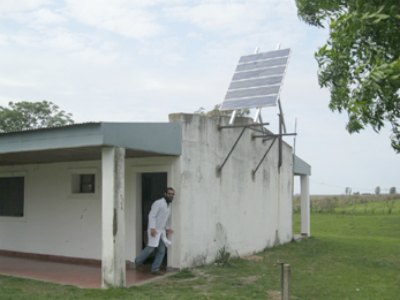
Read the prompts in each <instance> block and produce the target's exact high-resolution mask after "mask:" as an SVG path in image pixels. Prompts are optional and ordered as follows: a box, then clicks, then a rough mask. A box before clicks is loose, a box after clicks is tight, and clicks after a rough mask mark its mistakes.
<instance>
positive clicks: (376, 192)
mask: <svg viewBox="0 0 400 300" xmlns="http://www.w3.org/2000/svg"><path fill="white" fill-rule="evenodd" d="M380 194H381V187H380V186H377V187H376V188H375V195H380Z"/></svg>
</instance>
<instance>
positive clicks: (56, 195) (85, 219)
mask: <svg viewBox="0 0 400 300" xmlns="http://www.w3.org/2000/svg"><path fill="white" fill-rule="evenodd" d="M79 173H80V174H82V173H95V174H96V189H95V193H94V194H73V193H72V191H71V176H72V175H73V174H79ZM0 176H3V177H8V176H24V177H25V189H24V194H25V197H24V217H23V218H7V217H0V249H2V250H11V251H20V252H28V253H38V254H52V255H61V256H70V257H81V258H96V259H100V258H101V185H100V183H101V166H100V162H80V163H54V164H39V165H24V166H15V167H1V168H0Z"/></svg>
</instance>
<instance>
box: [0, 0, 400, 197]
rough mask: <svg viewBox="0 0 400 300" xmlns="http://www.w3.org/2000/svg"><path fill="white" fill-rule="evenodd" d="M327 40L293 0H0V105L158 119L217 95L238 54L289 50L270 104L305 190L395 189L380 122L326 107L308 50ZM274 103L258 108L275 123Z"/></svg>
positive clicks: (398, 162) (395, 164)
mask: <svg viewBox="0 0 400 300" xmlns="http://www.w3.org/2000/svg"><path fill="white" fill-rule="evenodd" d="M327 38H328V32H327V30H325V29H318V28H314V27H311V26H309V25H307V24H305V23H304V22H302V21H301V20H299V18H298V16H297V10H296V6H295V2H294V0H230V1H228V0H197V1H194V0H193V1H191V0H185V1H184V0H113V1H109V0H18V1H15V0H1V1H0V53H1V55H0V105H1V106H6V105H7V104H8V102H9V101H14V102H17V101H42V100H48V101H51V102H53V103H55V104H57V105H58V106H59V107H60V108H61V109H62V110H65V111H66V112H70V113H72V114H73V119H74V120H75V122H89V121H116V122H166V121H168V114H170V113H176V112H184V113H193V112H195V111H198V110H199V109H204V110H205V111H208V110H211V109H213V108H214V106H215V105H216V104H221V103H222V101H223V99H224V96H225V93H226V91H227V88H228V85H229V82H230V81H231V78H232V76H233V72H234V70H235V68H236V65H237V62H238V60H239V58H240V56H242V55H247V54H253V53H254V52H255V49H256V48H259V51H261V52H263V51H270V50H275V49H277V48H278V47H280V48H281V49H284V48H291V56H290V59H289V65H288V69H287V72H286V76H285V79H284V84H283V86H282V89H281V102H282V107H283V112H284V115H285V122H286V126H287V130H288V132H294V131H295V124H297V126H296V128H297V129H296V132H297V136H296V138H295V139H294V138H293V137H288V138H285V140H286V142H287V143H288V144H290V145H292V146H294V145H295V151H296V155H298V156H299V157H301V158H302V159H303V160H305V161H307V162H308V163H309V164H310V165H311V166H312V175H311V177H310V193H311V194H343V193H344V192H345V188H346V187H350V188H351V189H352V191H353V192H360V193H374V191H375V188H376V187H377V186H379V187H380V188H381V192H382V193H387V192H388V191H389V189H390V187H396V189H397V191H400V176H399V175H400V156H399V155H396V154H395V152H394V150H393V149H392V148H391V147H390V141H389V136H390V131H389V128H387V129H384V130H382V131H381V132H380V133H379V134H377V133H375V132H374V131H373V130H372V129H370V128H368V129H367V130H365V131H363V132H361V133H359V134H353V135H350V134H349V133H347V131H346V129H345V125H346V119H347V115H346V114H339V113H337V112H332V111H330V110H329V108H328V104H329V97H330V94H329V90H327V89H321V88H320V87H319V85H318V78H317V70H318V66H317V63H316V61H315V59H314V53H315V51H316V50H317V49H318V47H321V46H322V45H323V44H324V43H325V41H326V39H327ZM278 112H279V110H278V109H277V107H266V108H263V110H262V117H263V121H265V122H270V123H271V125H270V126H269V128H270V129H271V130H272V131H274V132H277V123H278V119H277V114H278ZM252 113H253V112H252ZM296 120H297V121H296ZM299 180H300V179H298V178H296V179H295V192H298V189H299Z"/></svg>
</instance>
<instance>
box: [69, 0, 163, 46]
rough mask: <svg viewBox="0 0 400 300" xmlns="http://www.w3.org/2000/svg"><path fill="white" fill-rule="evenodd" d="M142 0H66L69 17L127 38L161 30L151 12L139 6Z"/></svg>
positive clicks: (157, 32) (148, 34)
mask: <svg viewBox="0 0 400 300" xmlns="http://www.w3.org/2000/svg"><path fill="white" fill-rule="evenodd" d="M153 2H154V1H152V2H150V3H153ZM144 3H145V1H123V0H118V1H108V0H99V1H92V0H67V1H66V4H67V9H68V11H69V14H70V16H71V17H73V18H75V19H76V20H78V21H80V22H82V23H84V24H86V25H89V26H93V27H96V28H99V29H104V30H107V31H110V32H113V33H117V34H120V35H122V36H125V37H129V38H145V37H151V36H156V35H158V34H160V33H161V32H162V31H163V28H162V27H161V25H159V24H158V23H157V20H156V16H155V15H154V13H152V12H149V11H147V10H145V9H143V8H142V6H145V4H144ZM135 4H136V5H135ZM148 5H149V4H148Z"/></svg>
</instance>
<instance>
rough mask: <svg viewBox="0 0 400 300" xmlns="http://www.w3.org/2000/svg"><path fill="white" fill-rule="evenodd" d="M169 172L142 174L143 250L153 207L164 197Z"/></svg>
mask: <svg viewBox="0 0 400 300" xmlns="http://www.w3.org/2000/svg"><path fill="white" fill-rule="evenodd" d="M167 180H168V178H167V172H157V173H142V241H143V243H142V248H144V247H145V246H146V244H147V224H148V216H149V212H150V209H151V205H152V204H153V202H154V201H155V200H157V199H160V198H161V197H162V196H163V195H164V191H165V189H166V188H167V184H168V181H167Z"/></svg>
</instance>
